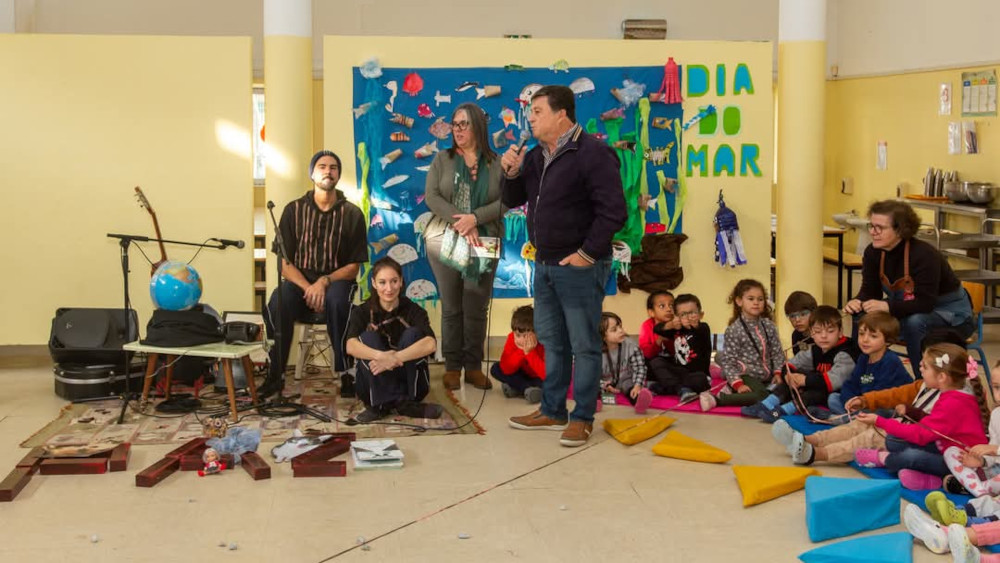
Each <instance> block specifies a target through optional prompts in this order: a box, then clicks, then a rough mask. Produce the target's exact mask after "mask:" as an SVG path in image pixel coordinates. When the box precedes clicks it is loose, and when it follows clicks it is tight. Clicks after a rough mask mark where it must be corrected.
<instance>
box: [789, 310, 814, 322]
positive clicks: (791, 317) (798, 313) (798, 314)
mask: <svg viewBox="0 0 1000 563" xmlns="http://www.w3.org/2000/svg"><path fill="white" fill-rule="evenodd" d="M811 314H812V311H810V310H808V309H805V310H802V311H796V312H794V313H788V315H786V316H787V317H788V320H790V321H797V320H799V319H801V318H805V317H808V316H809V315H811Z"/></svg>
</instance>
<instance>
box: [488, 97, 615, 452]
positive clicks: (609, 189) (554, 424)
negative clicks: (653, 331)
mask: <svg viewBox="0 0 1000 563" xmlns="http://www.w3.org/2000/svg"><path fill="white" fill-rule="evenodd" d="M528 122H529V123H530V124H531V131H532V133H533V134H534V136H535V138H536V139H538V146H536V147H534V148H533V149H531V150H529V151H527V152H524V151H523V150H522V149H523V143H520V144H518V145H516V146H513V147H511V148H510V149H508V150H507V152H506V153H504V155H503V157H502V159H501V161H500V162H501V166H502V167H503V170H504V184H503V187H502V190H501V193H502V194H503V197H502V199H503V203H504V205H506V206H508V207H510V208H514V207H518V206H520V205H523V204H524V203H525V202H527V203H528V214H527V216H528V234H529V237H530V240H531V242H532V244H533V245H534V246H535V249H536V250H535V285H534V293H535V333H536V334H537V335H538V341H539V342H540V343H541V344H542V345H543V346H544V347H545V383H544V386H543V393H542V403H541V406H540V408H539V410H537V411H535V412H534V413H531V414H528V415H524V416H515V417H512V418H511V419H510V420H509V424H510V426H511V427H512V428H517V429H519V430H562V431H563V432H562V436H561V438H560V440H559V442H560V443H561V444H562V445H564V446H568V447H577V446H582V445H584V444H586V443H587V440H588V439H589V438H590V434H591V432H592V431H593V422H594V411H595V410H596V406H597V399H598V396H599V395H600V379H601V338H600V335H599V334H598V326H599V325H600V320H601V308H602V303H603V302H604V286H605V284H606V283H607V281H608V275H609V272H610V269H611V239H612V237H613V236H614V234H615V233H616V232H618V230H620V229H621V228H622V226H623V225H624V224H625V220H626V218H627V214H626V210H625V198H624V192H623V190H622V181H621V176H620V175H619V173H618V168H619V162H618V157H617V156H616V155H615V152H614V150H613V149H612V148H611V147H609V146H607V145H606V144H604V143H602V142H601V141H599V140H598V139H596V138H595V137H593V136H592V135H589V134H587V133H585V132H584V131H583V129H582V128H581V127H580V125H579V124H578V123H576V102H575V97H574V94H573V91H572V90H570V89H569V88H567V87H565V86H544V87H542V88H540V89H539V90H538V91H537V92H536V93H535V95H534V96H532V98H531V107H530V113H529V117H528ZM571 379H572V380H573V394H574V398H575V399H576V407H575V408H574V409H573V412H572V413H568V412H567V408H566V394H567V391H568V390H569V385H570V380H571Z"/></svg>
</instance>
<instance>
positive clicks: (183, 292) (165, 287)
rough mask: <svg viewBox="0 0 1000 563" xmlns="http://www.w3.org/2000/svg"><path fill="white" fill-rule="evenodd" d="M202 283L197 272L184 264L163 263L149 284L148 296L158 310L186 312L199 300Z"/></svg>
mask: <svg viewBox="0 0 1000 563" xmlns="http://www.w3.org/2000/svg"><path fill="white" fill-rule="evenodd" d="M201 292H202V283H201V276H200V275H198V271H197V270H195V269H194V268H192V267H191V266H189V265H187V264H185V263H184V262H176V261H173V260H171V261H168V262H164V263H163V264H162V265H161V266H160V267H159V268H157V269H156V272H155V273H154V274H153V279H152V280H150V282H149V296H150V297H151V298H152V299H153V305H154V306H155V307H156V308H158V309H166V310H168V311H186V310H187V309H190V308H191V307H194V306H195V305H197V304H198V300H199V299H201Z"/></svg>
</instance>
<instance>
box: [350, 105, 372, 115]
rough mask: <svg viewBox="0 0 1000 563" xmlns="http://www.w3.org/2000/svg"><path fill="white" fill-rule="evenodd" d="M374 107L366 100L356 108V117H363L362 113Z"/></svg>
mask: <svg viewBox="0 0 1000 563" xmlns="http://www.w3.org/2000/svg"><path fill="white" fill-rule="evenodd" d="M370 109H372V103H371V102H365V103H363V104H361V105H360V106H358V107H356V108H354V119H357V118H359V117H361V116H362V115H364V114H366V113H368V110H370Z"/></svg>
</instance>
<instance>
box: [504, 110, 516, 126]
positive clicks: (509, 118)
mask: <svg viewBox="0 0 1000 563" xmlns="http://www.w3.org/2000/svg"><path fill="white" fill-rule="evenodd" d="M500 119H502V120H503V126H504V128H507V127H510V126H511V125H514V124H515V123H517V114H516V113H514V110H512V109H510V108H507V107H505V108H503V110H501V111H500Z"/></svg>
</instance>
